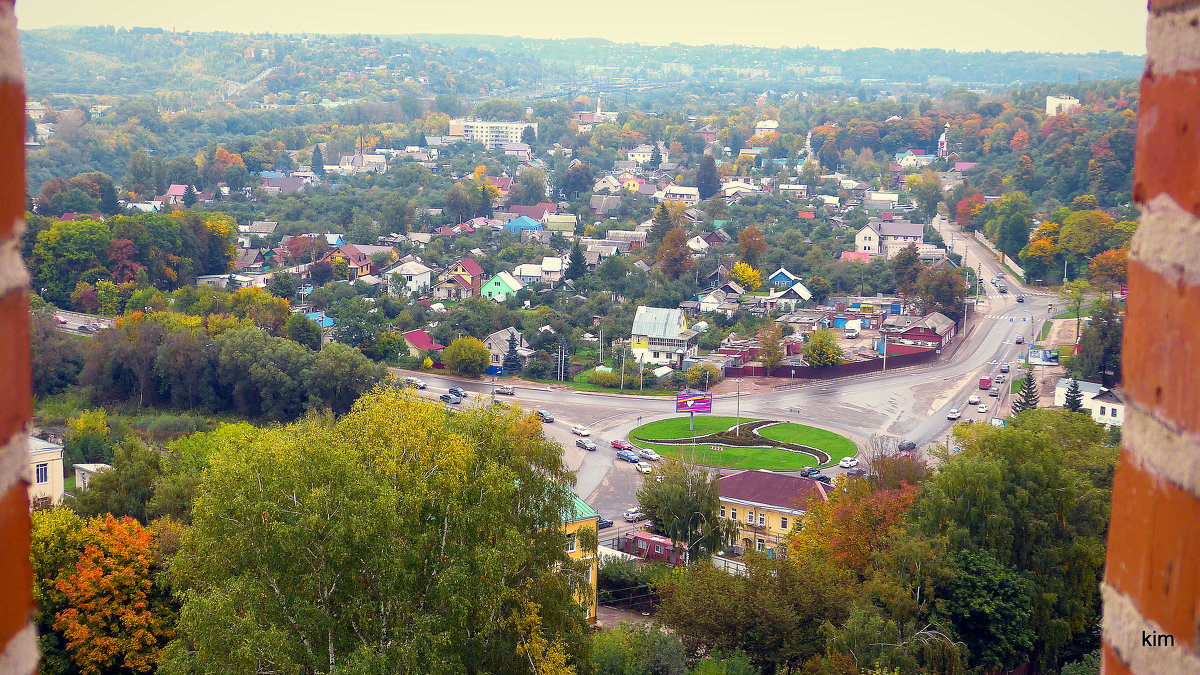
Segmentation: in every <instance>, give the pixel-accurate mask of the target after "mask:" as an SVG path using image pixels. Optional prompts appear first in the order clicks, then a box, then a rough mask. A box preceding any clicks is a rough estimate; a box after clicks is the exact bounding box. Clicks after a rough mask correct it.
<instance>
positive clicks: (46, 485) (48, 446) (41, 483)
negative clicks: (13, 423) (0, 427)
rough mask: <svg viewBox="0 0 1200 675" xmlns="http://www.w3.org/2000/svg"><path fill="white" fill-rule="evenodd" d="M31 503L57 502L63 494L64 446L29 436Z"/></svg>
mask: <svg viewBox="0 0 1200 675" xmlns="http://www.w3.org/2000/svg"><path fill="white" fill-rule="evenodd" d="M29 473H30V476H29V477H30V482H29V505H30V506H41V505H49V504H57V503H59V502H61V501H62V496H63V447H62V446H61V445H59V444H58V443H51V442H50V441H43V440H42V439H40V438H34V437H32V436H30V437H29Z"/></svg>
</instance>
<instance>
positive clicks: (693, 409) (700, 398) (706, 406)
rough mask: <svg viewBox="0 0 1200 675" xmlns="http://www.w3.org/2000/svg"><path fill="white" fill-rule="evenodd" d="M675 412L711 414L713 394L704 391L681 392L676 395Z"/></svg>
mask: <svg viewBox="0 0 1200 675" xmlns="http://www.w3.org/2000/svg"><path fill="white" fill-rule="evenodd" d="M675 412H677V413H710V412H712V394H709V393H707V392H702V391H681V392H679V393H678V394H676V395H675Z"/></svg>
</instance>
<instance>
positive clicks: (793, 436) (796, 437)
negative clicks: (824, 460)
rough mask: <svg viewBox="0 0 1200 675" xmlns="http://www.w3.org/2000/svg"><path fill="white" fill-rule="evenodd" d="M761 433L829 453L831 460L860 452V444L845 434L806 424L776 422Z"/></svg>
mask: <svg viewBox="0 0 1200 675" xmlns="http://www.w3.org/2000/svg"><path fill="white" fill-rule="evenodd" d="M759 435H760V436H762V437H764V438H770V439H771V440H774V441H783V442H785V443H796V444H799V445H807V446H809V447H811V448H817V449H818V450H824V451H825V452H827V453H829V456H830V458H831V461H833V462H837V461H838V460H839V459H841V458H843V457H853V456H854V455H856V454H858V446H856V445H854V443H853V442H852V441H851V440H850V439H849V438H846V437H845V436H842V435H841V434H835V433H833V432H832V431H826V430H824V429H818V428H816V427H810V426H807V425H804V424H793V423H791V422H788V423H786V424H776V425H774V426H770V427H766V428H765V429H761V430H760V431H759Z"/></svg>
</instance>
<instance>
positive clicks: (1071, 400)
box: [1063, 377, 1083, 412]
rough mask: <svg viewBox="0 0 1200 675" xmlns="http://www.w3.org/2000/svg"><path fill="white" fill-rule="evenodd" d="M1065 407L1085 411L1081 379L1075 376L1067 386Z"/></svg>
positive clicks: (1075, 410) (1074, 410)
mask: <svg viewBox="0 0 1200 675" xmlns="http://www.w3.org/2000/svg"><path fill="white" fill-rule="evenodd" d="M1063 407H1064V408H1066V409H1067V410H1070V411H1071V412H1083V392H1082V391H1080V390H1079V380H1077V379H1075V378H1073V377H1072V378H1071V384H1070V386H1068V387H1067V400H1066V402H1065V403H1064V404H1063Z"/></svg>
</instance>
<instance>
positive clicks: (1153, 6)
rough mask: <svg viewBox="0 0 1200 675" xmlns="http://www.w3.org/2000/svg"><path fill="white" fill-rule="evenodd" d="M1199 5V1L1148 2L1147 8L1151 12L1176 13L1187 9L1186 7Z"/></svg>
mask: <svg viewBox="0 0 1200 675" xmlns="http://www.w3.org/2000/svg"><path fill="white" fill-rule="evenodd" d="M1198 5H1200V0H1150V2H1149V5H1148V6H1149V8H1150V11H1152V12H1164V11H1177V10H1180V9H1187V8H1188V7H1196V6H1198Z"/></svg>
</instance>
